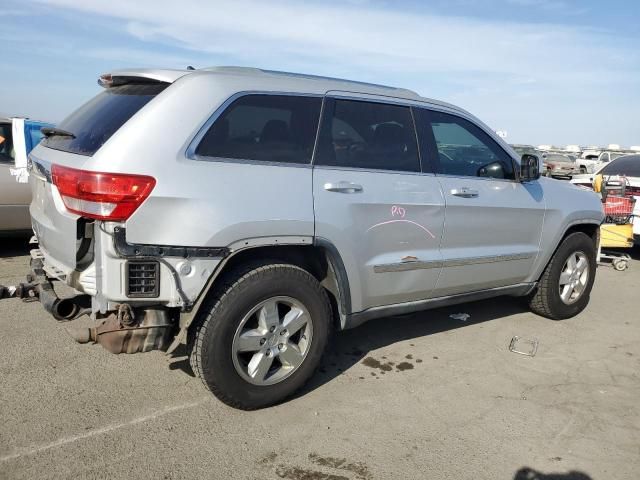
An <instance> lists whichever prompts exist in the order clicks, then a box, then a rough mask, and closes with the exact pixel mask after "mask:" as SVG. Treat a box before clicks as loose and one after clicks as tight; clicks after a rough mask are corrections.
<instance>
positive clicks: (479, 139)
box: [419, 109, 515, 179]
mask: <svg viewBox="0 0 640 480" xmlns="http://www.w3.org/2000/svg"><path fill="white" fill-rule="evenodd" d="M419 112H420V113H419V114H420V115H421V118H422V123H423V125H425V126H427V125H429V124H430V125H431V132H428V133H431V134H432V135H433V136H432V137H431V138H433V140H435V146H436V152H435V153H436V154H437V160H438V163H439V166H438V169H437V172H438V173H441V174H444V175H454V176H468V177H489V178H504V179H514V178H515V174H514V169H513V161H512V159H511V156H509V154H507V152H505V151H504V150H503V149H502V148H501V147H500V146H499V145H498V144H497V143H496V142H495V141H494V140H493V139H492V138H491V137H489V135H487V134H486V133H485V132H484V131H482V130H481V129H480V128H479V127H478V126H476V125H474V124H473V123H471V122H469V121H468V120H465V119H464V118H461V117H458V116H455V115H449V114H447V113H442V112H435V111H430V110H426V109H421V110H420V111H419ZM427 128H428V127H427ZM428 133H427V138H429V137H430V136H431V135H428Z"/></svg>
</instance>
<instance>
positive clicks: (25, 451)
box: [0, 396, 211, 463]
mask: <svg viewBox="0 0 640 480" xmlns="http://www.w3.org/2000/svg"><path fill="white" fill-rule="evenodd" d="M210 400H211V398H210V397H209V396H207V397H203V398H201V399H200V400H198V401H195V402H189V403H183V404H181V405H174V406H169V407H164V408H161V409H159V410H156V411H154V412H153V413H150V414H148V415H143V416H141V417H137V418H134V419H132V420H129V421H128V422H123V423H116V424H113V425H108V426H106V427H102V428H96V429H94V430H89V431H87V432H85V433H81V434H79V435H71V436H67V437H62V438H59V439H58V440H56V441H54V442H51V443H45V444H43V445H38V446H36V447H31V448H29V447H23V448H19V449H17V450H16V451H15V452H14V453H11V454H9V455H5V456H3V457H0V463H4V462H9V461H11V460H15V459H17V458H20V457H24V456H27V455H35V454H37V453H40V452H44V451H46V450H50V449H52V448H56V447H61V446H63V445H67V444H69V443H73V442H77V441H78V440H84V439H86V438H90V437H95V436H96V435H104V434H105V433H110V432H113V431H114V430H118V429H120V428H123V427H129V426H131V425H137V424H139V423H144V422H148V421H150V420H155V419H156V418H159V417H163V416H165V415H168V414H170V413H173V412H178V411H181V410H187V409H189V408H194V407H198V406H200V405H202V404H203V403H205V402H206V401H210Z"/></svg>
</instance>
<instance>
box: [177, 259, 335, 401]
mask: <svg viewBox="0 0 640 480" xmlns="http://www.w3.org/2000/svg"><path fill="white" fill-rule="evenodd" d="M283 269H285V270H286V271H287V272H289V274H290V275H296V276H298V277H299V280H300V281H301V282H305V283H307V285H309V286H312V287H313V288H314V289H315V290H316V292H317V294H318V296H319V298H322V299H323V303H324V304H325V311H326V314H327V315H326V319H325V321H326V322H327V323H328V329H329V333H330V332H331V330H330V329H331V324H332V322H331V305H330V302H329V297H328V296H327V293H326V292H325V290H324V288H323V287H322V286H321V285H320V283H318V281H317V280H316V279H315V278H314V277H313V276H312V275H311V274H310V273H309V272H307V271H306V270H304V269H302V268H300V267H298V266H296V265H292V264H288V263H270V262H269V261H266V260H265V261H260V262H253V263H249V264H245V265H242V266H240V267H238V268H236V269H234V270H232V271H230V272H228V273H227V274H223V277H222V278H221V281H220V282H219V283H218V285H217V286H216V287H214V289H213V290H212V292H211V293H210V295H209V297H208V298H207V299H206V300H205V302H204V303H203V305H202V306H201V308H200V311H199V313H198V316H197V317H196V320H195V321H194V324H193V325H192V328H193V334H192V341H190V342H189V343H190V348H189V350H190V354H189V362H190V365H191V368H192V370H193V372H194V373H195V374H196V375H197V376H198V377H199V378H200V380H202V383H203V384H204V385H205V387H206V388H207V390H209V391H210V392H211V393H213V394H214V395H215V396H216V397H217V398H218V399H219V400H221V401H222V402H224V403H226V404H227V405H229V406H231V407H233V408H238V409H242V410H255V409H256V408H260V407H256V406H253V405H248V404H245V403H243V402H242V401H239V400H237V399H235V398H232V397H230V396H228V395H227V394H226V393H225V392H224V391H223V390H222V389H220V388H218V387H217V386H216V385H211V384H209V383H208V382H207V381H206V380H205V376H204V373H203V363H204V351H205V349H204V341H205V339H206V338H207V336H208V332H209V330H210V329H212V328H213V326H214V325H213V324H214V322H215V313H216V312H217V311H218V309H219V308H220V307H221V305H224V304H227V302H234V301H235V300H236V299H237V297H238V295H239V294H240V293H241V292H240V290H241V289H240V286H241V285H242V284H243V283H244V282H246V281H248V280H253V279H259V278H260V277H265V276H267V275H268V274H270V273H272V272H274V271H278V270H283ZM201 312H202V313H201ZM317 320H318V321H322V319H317ZM301 387H302V386H301ZM301 387H300V388H301Z"/></svg>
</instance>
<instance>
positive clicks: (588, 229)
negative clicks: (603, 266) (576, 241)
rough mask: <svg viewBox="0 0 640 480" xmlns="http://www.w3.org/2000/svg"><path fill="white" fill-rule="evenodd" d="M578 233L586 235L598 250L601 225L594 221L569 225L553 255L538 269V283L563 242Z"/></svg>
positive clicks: (559, 239) (557, 243) (556, 245)
mask: <svg viewBox="0 0 640 480" xmlns="http://www.w3.org/2000/svg"><path fill="white" fill-rule="evenodd" d="M578 232H579V233H584V234H585V235H587V236H588V237H589V238H591V240H592V241H593V244H594V248H595V249H596V250H597V249H598V244H599V242H600V224H599V223H596V222H592V221H578V222H574V223H571V224H569V225H568V226H567V227H566V228H565V230H564V232H563V233H562V235H560V236H559V238H558V240H557V241H556V242H555V246H554V248H553V251H552V252H551V254H550V255H548V256H547V257H546V258H545V261H544V262H543V263H541V264H540V267H539V269H538V270H539V271H537V272H536V275H535V281H536V282H537V281H539V280H540V278H541V277H542V274H543V273H544V269H545V268H546V267H547V265H548V264H549V262H550V261H551V259H552V258H553V256H554V255H555V253H556V251H557V250H558V248H560V245H562V242H563V241H564V239H565V238H567V237H568V236H569V235H571V234H572V233H578Z"/></svg>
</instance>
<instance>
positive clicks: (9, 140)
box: [0, 123, 16, 163]
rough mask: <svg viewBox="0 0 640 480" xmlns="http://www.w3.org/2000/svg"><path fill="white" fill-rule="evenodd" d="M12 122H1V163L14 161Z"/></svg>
mask: <svg viewBox="0 0 640 480" xmlns="http://www.w3.org/2000/svg"><path fill="white" fill-rule="evenodd" d="M11 128H12V125H11V123H0V163H13V160H14V159H15V156H16V154H15V151H14V150H13V132H12V130H11Z"/></svg>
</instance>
